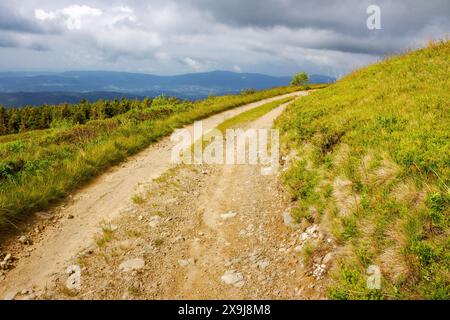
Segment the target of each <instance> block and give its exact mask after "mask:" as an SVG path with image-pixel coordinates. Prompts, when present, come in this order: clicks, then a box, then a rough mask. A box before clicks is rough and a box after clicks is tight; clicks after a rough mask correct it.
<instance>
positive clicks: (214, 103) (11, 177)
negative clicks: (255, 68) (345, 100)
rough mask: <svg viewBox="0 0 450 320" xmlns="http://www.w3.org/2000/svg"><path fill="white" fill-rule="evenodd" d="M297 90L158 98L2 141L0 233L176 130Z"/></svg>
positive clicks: (0, 147) (277, 89)
mask: <svg viewBox="0 0 450 320" xmlns="http://www.w3.org/2000/svg"><path fill="white" fill-rule="evenodd" d="M297 90H299V88H298V87H280V88H273V89H268V90H262V91H256V92H249V93H242V94H238V95H227V96H219V97H210V98H208V99H205V100H200V101H196V102H193V103H191V102H186V101H182V102H177V101H176V100H174V99H156V101H158V103H157V104H156V103H155V104H153V103H152V105H151V106H149V107H148V108H144V109H139V110H137V109H133V110H130V111H129V112H127V113H125V114H121V115H118V116H116V117H113V118H110V119H105V120H94V121H89V122H88V123H86V124H84V125H72V126H70V125H69V126H59V127H55V128H52V129H45V130H35V131H28V132H23V133H19V134H12V135H4V136H0V229H3V230H6V229H8V228H11V227H13V225H14V222H16V221H18V220H20V219H23V218H24V217H26V215H27V214H29V213H32V212H34V211H36V210H38V209H42V208H45V207H46V206H47V205H48V204H49V203H51V202H52V201H54V200H58V199H61V198H63V197H64V196H66V195H67V194H68V193H69V192H71V191H73V190H74V189H76V188H78V187H80V186H81V185H83V184H84V183H86V182H87V181H89V180H91V179H92V178H93V177H95V176H97V175H98V174H99V173H101V172H103V171H104V170H105V169H106V168H108V167H110V166H112V165H115V164H117V163H119V162H121V161H122V160H124V159H125V158H127V157H128V156H130V155H132V154H135V153H136V152H138V151H140V150H142V149H143V148H145V147H147V146H148V145H150V144H151V143H153V142H155V141H157V140H159V139H161V138H162V137H164V136H167V135H169V134H171V133H172V132H173V130H174V129H176V128H179V127H181V126H183V125H186V124H189V123H192V122H193V121H195V120H200V119H203V118H206V117H208V116H210V115H213V114H215V113H218V112H222V111H225V110H228V109H232V108H235V107H238V106H241V105H245V104H248V103H252V102H255V101H259V100H262V99H266V98H270V97H274V96H277V95H281V94H286V93H291V92H294V91H297ZM174 103H175V104H174ZM165 109H167V110H169V111H170V112H165V111H164V110H165ZM156 111H157V112H156ZM155 114H157V115H158V116H155Z"/></svg>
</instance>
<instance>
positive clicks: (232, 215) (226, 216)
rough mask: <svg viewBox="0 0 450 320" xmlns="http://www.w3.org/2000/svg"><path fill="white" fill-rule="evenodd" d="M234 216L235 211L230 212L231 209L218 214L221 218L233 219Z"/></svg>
mask: <svg viewBox="0 0 450 320" xmlns="http://www.w3.org/2000/svg"><path fill="white" fill-rule="evenodd" d="M236 216H237V213H236V212H232V211H228V212H227V213H224V214H221V215H220V217H221V218H222V220H228V219H233V218H234V217H236Z"/></svg>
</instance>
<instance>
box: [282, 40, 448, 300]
mask: <svg viewBox="0 0 450 320" xmlns="http://www.w3.org/2000/svg"><path fill="white" fill-rule="evenodd" d="M449 74H450V42H449V41H443V42H439V43H430V45H429V46H428V47H427V48H424V49H421V50H418V51H412V52H408V53H406V54H404V55H402V56H396V57H391V58H389V59H386V60H385V61H383V62H380V63H377V64H374V65H371V66H369V67H367V68H364V69H361V70H358V71H355V72H353V73H351V74H350V75H348V76H347V77H345V78H344V79H342V80H340V81H338V82H337V83H336V84H335V85H332V86H330V87H328V88H325V89H323V90H320V91H317V92H315V93H313V94H311V95H309V96H307V97H304V98H302V99H299V100H298V101H296V102H294V103H293V104H291V105H289V106H288V108H287V111H286V112H285V113H284V114H283V115H282V117H281V118H280V119H279V120H278V122H277V126H278V127H279V128H280V129H281V130H282V140H283V141H284V143H285V147H286V148H294V149H295V150H296V151H297V156H296V158H295V159H296V160H295V161H294V162H293V164H292V166H291V167H290V169H289V170H288V171H287V172H286V173H285V175H284V182H285V184H286V185H287V187H288V188H289V190H290V191H291V194H292V198H293V199H294V200H297V206H296V209H295V212H294V215H295V217H296V218H297V220H298V221H299V222H302V223H304V224H306V225H308V224H313V223H315V224H319V225H320V226H321V228H322V229H323V230H325V231H326V232H327V233H328V234H330V235H332V237H333V239H334V242H335V243H336V245H337V247H336V248H335V249H333V254H334V256H335V259H334V264H333V267H332V269H331V270H330V272H329V273H328V275H329V277H328V281H329V283H328V284H329V297H330V298H333V299H448V298H449V289H450V273H449V272H450V269H449V266H450V228H449V226H450V225H449V223H450V221H449V218H450V191H449V185H450V129H449V128H450V90H449V88H450V77H449ZM325 247H326V244H324V243H321V244H319V245H318V246H317V247H316V248H315V249H314V250H323V249H324V248H325ZM370 265H375V266H379V267H380V268H381V272H382V283H381V289H380V290H376V289H368V288H367V286H366V279H367V268H368V267H369V266H370Z"/></svg>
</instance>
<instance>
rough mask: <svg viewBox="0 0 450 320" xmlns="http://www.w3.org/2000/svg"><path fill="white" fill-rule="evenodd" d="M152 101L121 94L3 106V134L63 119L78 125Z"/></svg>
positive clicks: (0, 127)
mask: <svg viewBox="0 0 450 320" xmlns="http://www.w3.org/2000/svg"><path fill="white" fill-rule="evenodd" d="M151 104H152V100H151V99H150V98H145V99H143V100H142V101H139V100H129V99H125V98H122V99H121V100H118V99H114V100H98V101H96V102H93V103H90V102H88V101H87V100H82V101H81V102H80V103H78V104H67V103H64V104H60V105H43V106H39V107H30V106H27V107H24V108H12V109H5V108H4V107H3V106H0V135H5V134H12V133H18V132H24V131H29V130H37V129H48V128H51V127H55V126H58V125H60V124H61V123H67V124H70V125H75V124H84V123H86V122H88V121H90V120H104V119H108V118H112V117H114V116H117V115H119V114H123V113H126V112H128V111H129V110H132V109H138V110H143V109H145V108H149V107H150V106H151Z"/></svg>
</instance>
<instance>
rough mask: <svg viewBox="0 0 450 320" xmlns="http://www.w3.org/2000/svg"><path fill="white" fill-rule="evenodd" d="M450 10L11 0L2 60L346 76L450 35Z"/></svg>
mask: <svg viewBox="0 0 450 320" xmlns="http://www.w3.org/2000/svg"><path fill="white" fill-rule="evenodd" d="M372 4H375V5H378V6H379V7H380V8H381V22H382V29H381V30H369V29H368V28H367V26H366V19H367V17H368V14H367V13H366V9H367V7H368V6H369V5H372ZM449 13H450V1H448V0H434V1H420V0H403V1H392V0H367V1H366V0H362V1H361V0H339V1H338V0H315V1H313V0H311V1H299V0H297V1H295V0H245V1H244V0H226V1H225V0H223V1H222V0H183V1H181V0H179V1H176V0H165V1H163V0H154V1H138V0H129V1H126V0H112V1H111V0H110V1H103V0H96V1H83V0H79V1H77V0H62V1H56V0H54V1H51V0H41V1H36V0H24V1H20V2H19V3H18V2H15V1H8V2H7V1H4V3H0V70H4V71H6V70H8V71H9V70H46V71H51V70H55V71H56V70H80V69H90V70H93V69H95V70H99V69H104V70H121V71H137V72H147V73H159V74H175V73H182V72H198V71H208V70H216V69H223V70H234V71H243V72H261V73H269V74H277V75H287V74H292V73H293V72H295V71H297V70H306V71H308V72H311V73H322V74H328V75H334V76H339V75H342V74H345V73H346V72H349V71H351V70H352V69H354V68H357V67H360V66H362V65H365V64H368V63H371V62H374V61H376V60H379V59H381V58H383V57H384V56H385V55H388V54H393V53H398V52H402V51H404V50H406V49H411V48H416V47H420V46H423V45H424V44H426V42H427V41H429V40H431V39H442V38H444V37H446V36H447V35H448V34H449V32H450V19H449V18H450V17H449Z"/></svg>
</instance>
